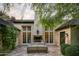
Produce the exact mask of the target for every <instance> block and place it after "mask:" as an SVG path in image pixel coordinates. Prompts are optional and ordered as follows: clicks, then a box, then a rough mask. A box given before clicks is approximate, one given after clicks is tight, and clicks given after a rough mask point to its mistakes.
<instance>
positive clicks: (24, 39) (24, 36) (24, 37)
mask: <svg viewBox="0 0 79 59" xmlns="http://www.w3.org/2000/svg"><path fill="white" fill-rule="evenodd" d="M23 43H26V32H23Z"/></svg>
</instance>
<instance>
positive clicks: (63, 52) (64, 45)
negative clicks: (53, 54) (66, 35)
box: [61, 44, 70, 55]
mask: <svg viewBox="0 0 79 59" xmlns="http://www.w3.org/2000/svg"><path fill="white" fill-rule="evenodd" d="M68 46H70V45H69V44H61V53H62V54H63V55H65V48H66V47H68Z"/></svg>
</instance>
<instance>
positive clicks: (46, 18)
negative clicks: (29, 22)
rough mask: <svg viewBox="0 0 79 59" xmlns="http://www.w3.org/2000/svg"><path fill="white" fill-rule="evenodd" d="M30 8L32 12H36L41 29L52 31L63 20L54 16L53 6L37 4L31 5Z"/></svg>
mask: <svg viewBox="0 0 79 59" xmlns="http://www.w3.org/2000/svg"><path fill="white" fill-rule="evenodd" d="M32 7H33V10H34V11H35V12H36V16H37V19H39V20H40V23H41V24H42V26H43V27H46V28H52V29H53V28H55V27H56V26H57V25H59V24H60V23H62V22H63V20H62V19H61V18H60V17H59V16H56V15H57V14H56V13H55V12H56V10H55V4H48V3H41V4H39V3H37V4H32ZM53 14H56V15H53Z"/></svg>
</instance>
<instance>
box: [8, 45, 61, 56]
mask: <svg viewBox="0 0 79 59" xmlns="http://www.w3.org/2000/svg"><path fill="white" fill-rule="evenodd" d="M7 56H61V53H60V48H59V47H57V46H52V45H51V46H48V53H29V54H27V46H18V47H17V48H16V49H15V50H13V51H12V52H11V53H9V54H8V55H7Z"/></svg>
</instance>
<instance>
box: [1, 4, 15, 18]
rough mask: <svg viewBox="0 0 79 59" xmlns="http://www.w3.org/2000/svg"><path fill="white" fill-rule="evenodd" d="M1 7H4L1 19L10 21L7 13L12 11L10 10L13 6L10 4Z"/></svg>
mask: <svg viewBox="0 0 79 59" xmlns="http://www.w3.org/2000/svg"><path fill="white" fill-rule="evenodd" d="M1 5H2V6H3V8H2V10H1V11H0V18H3V19H10V17H9V15H8V14H7V12H9V11H10V8H11V7H12V6H13V4H10V3H2V4H1Z"/></svg>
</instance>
